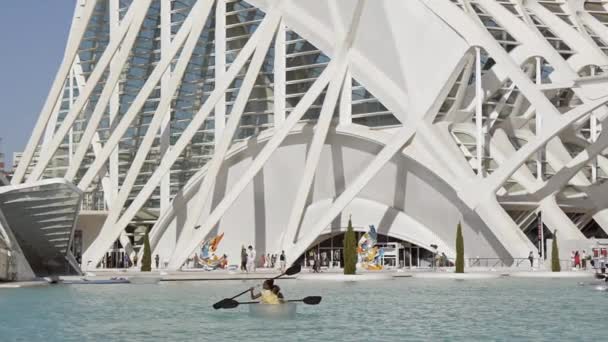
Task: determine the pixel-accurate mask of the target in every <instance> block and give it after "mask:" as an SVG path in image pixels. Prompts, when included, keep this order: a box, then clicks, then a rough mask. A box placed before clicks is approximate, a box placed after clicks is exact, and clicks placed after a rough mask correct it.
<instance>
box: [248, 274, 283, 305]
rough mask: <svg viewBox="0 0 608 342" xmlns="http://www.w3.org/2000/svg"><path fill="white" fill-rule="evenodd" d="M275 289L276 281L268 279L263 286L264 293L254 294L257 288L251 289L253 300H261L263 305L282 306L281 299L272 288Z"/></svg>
mask: <svg viewBox="0 0 608 342" xmlns="http://www.w3.org/2000/svg"><path fill="white" fill-rule="evenodd" d="M273 287H274V280H272V279H267V280H265V281H264V283H263V284H262V291H261V292H259V293H254V290H255V288H254V287H251V288H250V289H249V292H250V293H251V299H254V300H255V299H258V298H260V303H262V304H281V302H280V301H279V297H278V296H277V295H276V294H275V293H273V292H272V288H273Z"/></svg>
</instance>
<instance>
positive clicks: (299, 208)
mask: <svg viewBox="0 0 608 342" xmlns="http://www.w3.org/2000/svg"><path fill="white" fill-rule="evenodd" d="M342 71H343V73H341V74H338V75H337V77H336V78H335V79H333V80H332V81H331V82H330V84H329V87H328V90H327V92H326V94H325V100H324V101H323V107H322V108H321V115H320V116H319V120H318V122H317V126H316V129H315V133H314V135H313V137H312V142H311V144H310V148H309V151H308V155H307V156H306V164H305V166H304V172H303V174H302V180H301V181H300V186H299V187H298V191H297V192H296V197H295V200H294V202H293V205H292V208H291V214H290V215H289V221H288V223H287V227H286V229H285V231H284V234H283V236H282V238H281V246H284V247H286V244H287V243H289V244H291V243H292V242H294V241H295V238H296V232H297V230H298V227H299V226H300V221H301V219H302V214H303V213H304V207H305V206H306V199H307V198H308V195H309V193H310V187H311V186H312V182H313V179H314V176H315V171H316V170H317V166H318V165H319V160H320V159H321V152H322V151H323V145H324V144H325V139H326V138H327V132H328V131H329V126H330V124H331V120H332V118H333V115H334V110H335V108H336V103H337V101H338V97H339V94H340V90H341V88H342V85H343V84H344V82H345V74H346V68H344V70H342ZM350 81H351V80H350V78H349V79H348V82H350ZM283 249H284V248H283Z"/></svg>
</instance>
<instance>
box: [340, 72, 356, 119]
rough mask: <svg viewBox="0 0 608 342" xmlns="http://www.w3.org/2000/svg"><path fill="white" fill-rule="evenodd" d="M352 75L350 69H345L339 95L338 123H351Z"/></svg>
mask: <svg viewBox="0 0 608 342" xmlns="http://www.w3.org/2000/svg"><path fill="white" fill-rule="evenodd" d="M352 114H353V77H352V75H351V73H350V69H347V70H346V76H345V78H344V84H343V85H342V94H341V96H340V125H350V124H351V123H353V116H352Z"/></svg>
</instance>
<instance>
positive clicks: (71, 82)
mask: <svg viewBox="0 0 608 342" xmlns="http://www.w3.org/2000/svg"><path fill="white" fill-rule="evenodd" d="M69 77H70V79H69V80H68V87H69V88H68V96H69V101H70V106H69V108H72V104H73V103H74V68H72V69H70V76H69ZM73 154H74V127H73V126H70V133H69V134H68V162H69V164H72V155H73Z"/></svg>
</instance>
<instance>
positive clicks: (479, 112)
mask: <svg viewBox="0 0 608 342" xmlns="http://www.w3.org/2000/svg"><path fill="white" fill-rule="evenodd" d="M483 99H484V94H483V87H482V84H481V48H480V47H475V126H476V128H477V137H476V141H477V176H478V177H479V178H483V158H484V142H485V135H484V133H483Z"/></svg>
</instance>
